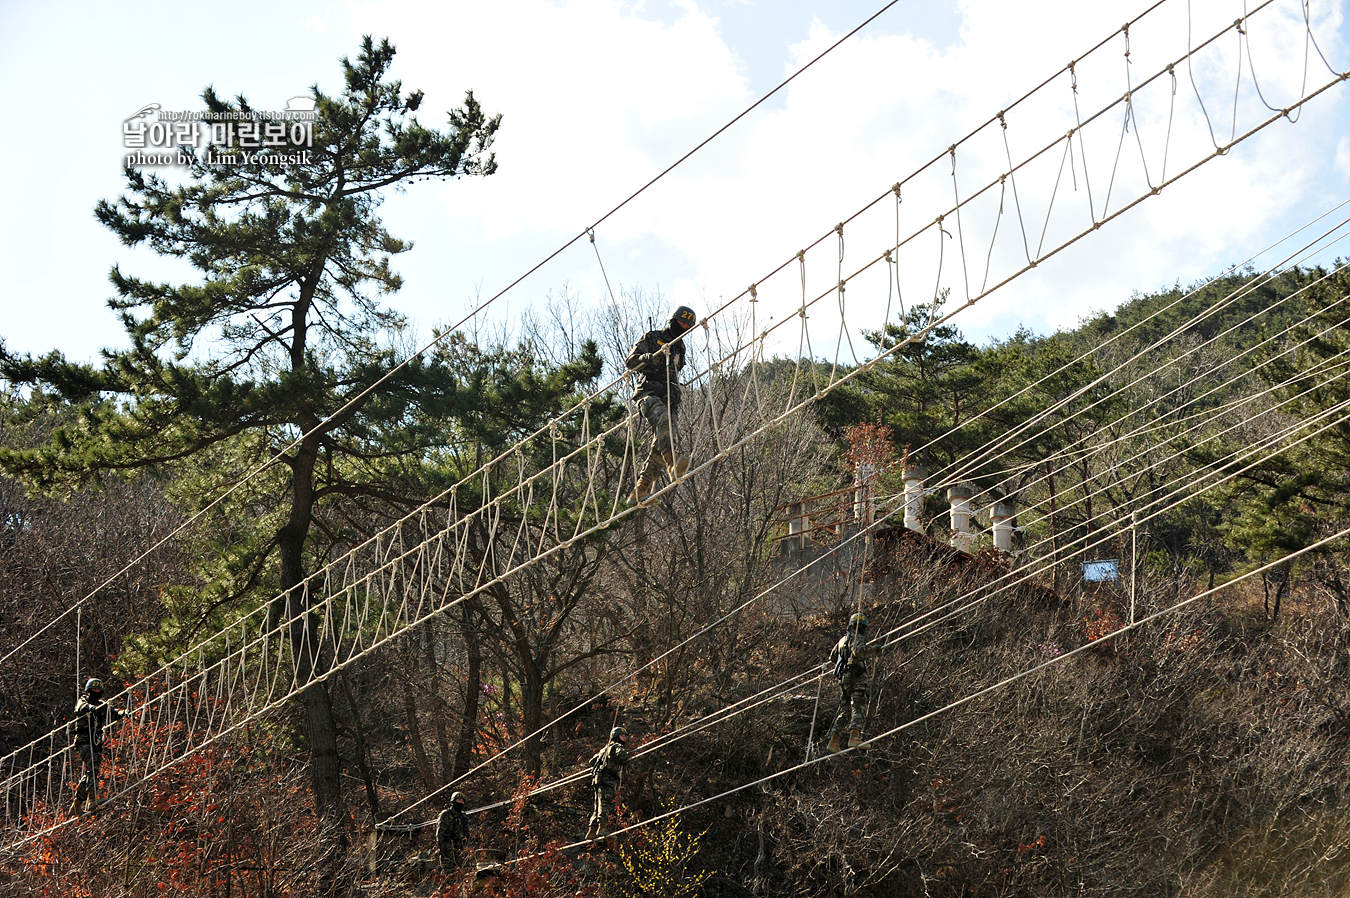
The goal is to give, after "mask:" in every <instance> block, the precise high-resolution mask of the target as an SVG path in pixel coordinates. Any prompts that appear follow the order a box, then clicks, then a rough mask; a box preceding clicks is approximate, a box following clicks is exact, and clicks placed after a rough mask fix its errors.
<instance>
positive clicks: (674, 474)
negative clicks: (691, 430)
mask: <svg viewBox="0 0 1350 898" xmlns="http://www.w3.org/2000/svg"><path fill="white" fill-rule="evenodd" d="M688 471H689V456H687V455H681V456H680V457H679V458H677V459H675V460H674V461H672V462H670V463H669V464H667V465H666V473H667V474H669V475H670V481H671V483H674V482H675V481H676V480H679V479H680V478H681V477H683V476H684V475H685V474H686V473H688Z"/></svg>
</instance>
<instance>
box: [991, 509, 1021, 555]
mask: <svg viewBox="0 0 1350 898" xmlns="http://www.w3.org/2000/svg"><path fill="white" fill-rule="evenodd" d="M1016 514H1017V508H1016V506H1015V505H1014V504H1013V502H1012V501H1011V500H1008V499H1004V500H1003V501H1002V502H996V503H994V512H993V519H994V548H995V549H998V550H999V551H1000V552H1003V553H1004V554H1009V555H1010V554H1012V535H1013V523H1012V522H1013V516H1014V515H1016Z"/></svg>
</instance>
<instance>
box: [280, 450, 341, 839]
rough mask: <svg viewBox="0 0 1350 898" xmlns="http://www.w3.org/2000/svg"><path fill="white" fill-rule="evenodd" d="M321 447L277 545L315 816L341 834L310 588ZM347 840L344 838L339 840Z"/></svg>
mask: <svg viewBox="0 0 1350 898" xmlns="http://www.w3.org/2000/svg"><path fill="white" fill-rule="evenodd" d="M318 453H319V442H318V438H317V437H310V438H308V439H306V440H305V441H304V442H302V443H301V444H300V447H299V449H298V450H297V451H296V454H295V457H294V459H292V463H291V484H292V491H293V495H292V501H291V514H290V518H289V519H288V520H287V522H286V524H285V526H284V527H282V528H281V532H280V533H279V534H278V535H277V544H278V548H279V549H280V555H281V571H280V574H281V588H282V590H283V592H284V594H285V596H286V609H285V614H286V618H287V620H288V622H289V626H288V630H289V633H290V641H291V651H292V653H293V656H294V659H295V682H296V684H297V685H303V684H306V683H308V684H309V685H308V686H305V687H304V689H303V691H301V693H300V703H301V704H302V705H303V706H304V709H305V722H304V735H305V742H306V744H307V745H308V746H309V775H310V783H311V785H312V787H313V789H314V811H315V814H316V815H317V816H318V817H319V818H320V820H321V822H322V824H323V825H322V826H321V828H322V829H336V830H337V831H338V832H341V830H342V825H343V823H344V821H345V819H346V812H345V810H344V808H343V804H342V780H341V774H342V759H341V758H340V757H339V756H338V750H337V721H336V720H335V719H334V717H333V700H332V697H331V696H330V695H329V694H328V687H327V686H326V685H325V684H324V683H322V682H314V681H315V680H316V679H317V678H318V677H321V676H323V675H324V674H325V673H327V672H328V667H329V665H330V664H331V663H332V655H331V653H329V652H328V651H327V646H325V645H322V644H320V643H321V637H320V632H319V625H318V622H317V620H316V619H315V618H314V615H313V614H312V613H310V609H311V608H312V607H313V606H312V600H313V596H312V595H311V593H310V590H309V587H308V584H306V583H305V566H304V548H305V537H306V536H307V535H308V533H309V519H310V512H311V509H312V508H313V505H314V465H315V462H316V460H317V459H318ZM340 838H341V839H343V840H345V833H342V835H341V836H340Z"/></svg>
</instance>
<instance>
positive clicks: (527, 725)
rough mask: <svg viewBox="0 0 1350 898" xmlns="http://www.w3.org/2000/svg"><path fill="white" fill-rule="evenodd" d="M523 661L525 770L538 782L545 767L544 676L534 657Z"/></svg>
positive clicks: (521, 711) (522, 690)
mask: <svg viewBox="0 0 1350 898" xmlns="http://www.w3.org/2000/svg"><path fill="white" fill-rule="evenodd" d="M526 650H527V651H528V647H527V649H526ZM521 662H522V663H521V677H520V714H521V723H522V724H523V726H522V729H523V731H524V732H523V733H522V735H523V736H525V737H526V739H525V745H524V749H525V759H524V762H523V765H524V768H525V772H526V773H527V774H529V775H530V776H532V777H534V779H535V781H536V782H538V781H539V774H540V771H541V770H542V768H543V763H542V758H541V757H540V748H541V743H542V742H543V736H544V734H543V733H542V732H539V730H540V729H541V728H542V727H543V725H544V678H543V674H542V672H541V671H540V666H539V665H538V664H536V663H535V661H534V659H533V658H522V659H521Z"/></svg>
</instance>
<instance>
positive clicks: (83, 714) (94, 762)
mask: <svg viewBox="0 0 1350 898" xmlns="http://www.w3.org/2000/svg"><path fill="white" fill-rule="evenodd" d="M102 696H103V694H102V692H92V693H91V692H89V691H86V692H85V693H84V694H83V695H82V696H80V699H79V700H78V701H77V702H76V703H75V719H74V720H72V721H71V722H70V726H71V728H72V729H73V731H74V739H73V741H72V747H73V748H74V749H75V752H76V754H78V755H79V757H80V760H81V762H83V763H82V767H83V769H84V774H83V776H81V777H80V783H79V785H78V786H77V787H76V789H75V804H74V805H73V806H72V808H71V810H72V811H73V812H75V813H79V812H80V810H81V808H82V806H83V805H84V804H85V802H86V801H87V802H89V803H90V805H96V804H97V803H98V776H99V769H100V767H101V766H102V764H103V739H104V732H103V731H104V729H105V728H106V727H107V726H108V725H109V724H112V723H116V722H117V721H119V720H121V719H122V717H123V714H122V712H121V711H119V710H118V709H116V708H113V707H110V706H109V705H108V703H107V702H105V701H103V697H102Z"/></svg>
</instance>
